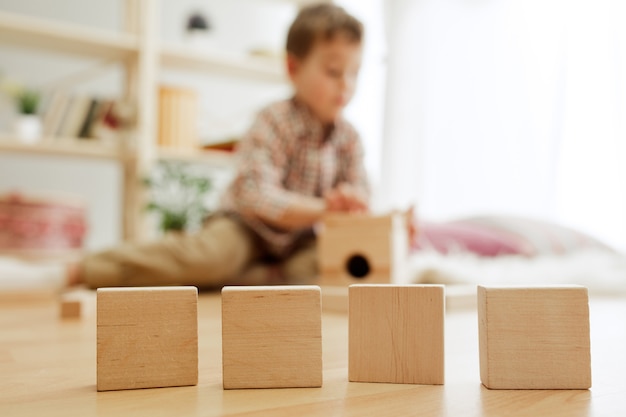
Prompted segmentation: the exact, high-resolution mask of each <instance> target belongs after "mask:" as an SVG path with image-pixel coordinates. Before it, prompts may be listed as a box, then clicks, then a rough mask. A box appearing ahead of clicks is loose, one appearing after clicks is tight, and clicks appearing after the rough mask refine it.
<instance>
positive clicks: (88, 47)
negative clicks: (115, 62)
mask: <svg viewBox="0 0 626 417" xmlns="http://www.w3.org/2000/svg"><path fill="white" fill-rule="evenodd" d="M0 43H2V44H5V45H11V46H18V47H28V48H32V49H37V50H41V51H54V52H60V53H65V54H70V55H79V56H86V57H92V58H99V59H111V58H124V57H126V56H129V55H131V54H134V53H137V51H138V40H137V37H136V36H133V35H131V34H127V33H115V32H111V31H106V30H99V29H92V28H89V27H83V26H80V25H76V24H69V23H61V22H55V21H53V20H50V19H41V18H36V17H30V16H24V15H21V14H17V13H10V12H4V11H0Z"/></svg>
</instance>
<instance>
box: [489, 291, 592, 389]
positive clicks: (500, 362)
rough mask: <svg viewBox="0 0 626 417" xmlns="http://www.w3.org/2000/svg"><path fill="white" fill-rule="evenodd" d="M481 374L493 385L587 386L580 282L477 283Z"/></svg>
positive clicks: (585, 313)
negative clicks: (543, 284) (540, 284)
mask: <svg viewBox="0 0 626 417" xmlns="http://www.w3.org/2000/svg"><path fill="white" fill-rule="evenodd" d="M477 298H478V319H479V321H478V324H479V348H480V379H481V381H482V383H483V385H485V386H486V387H487V388H491V389H587V388H590V387H591V354H590V341H589V302H588V295H587V289H586V288H585V287H581V286H552V287H483V286H479V287H478V297H477Z"/></svg>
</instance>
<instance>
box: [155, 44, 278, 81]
mask: <svg viewBox="0 0 626 417" xmlns="http://www.w3.org/2000/svg"><path fill="white" fill-rule="evenodd" d="M161 65H162V66H163V67H164V68H167V69H178V70H190V71H199V72H211V73H221V74H224V75H232V76H238V77H246V78H250V79H254V80H259V81H266V82H267V81H269V82H275V83H284V82H285V80H286V78H285V74H284V70H283V68H282V66H281V61H280V60H279V59H276V58H269V57H268V58H265V57H253V56H251V57H245V56H241V57H237V56H232V55H227V54H220V53H217V52H214V53H207V52H203V51H200V50H199V49H198V48H193V47H188V46H184V45H183V46H180V45H173V44H165V45H164V46H163V48H162V50H161Z"/></svg>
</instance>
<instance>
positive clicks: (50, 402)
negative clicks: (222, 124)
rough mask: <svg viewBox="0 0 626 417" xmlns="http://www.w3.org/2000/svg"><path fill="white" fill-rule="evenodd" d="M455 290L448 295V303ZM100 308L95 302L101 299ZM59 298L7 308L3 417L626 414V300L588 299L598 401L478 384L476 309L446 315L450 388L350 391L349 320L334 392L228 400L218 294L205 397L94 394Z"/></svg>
mask: <svg viewBox="0 0 626 417" xmlns="http://www.w3.org/2000/svg"><path fill="white" fill-rule="evenodd" d="M447 292H448V288H446V293H447ZM94 298H95V291H94ZM57 308H58V302H57V300H56V298H55V297H54V296H50V297H49V298H48V299H40V300H38V301H35V300H30V301H27V302H5V301H3V300H0V375H1V376H2V378H0V416H3V417H4V416H11V417H32V416H46V417H67V416H81V417H92V416H94V417H96V416H99V417H102V416H109V415H111V416H120V417H124V416H138V415H141V416H144V415H145V416H150V417H171V416H193V417H196V416H198V417H200V416H201V417H220V416H231V417H232V416H239V417H243V416H246V417H251V416H259V417H261V416H263V417H265V416H271V417H294V416H296V417H305V416H307V417H308V416H329V417H330V416H358V417H370V416H371V417H380V416H415V415H419V416H423V417H440V416H452V417H456V416H460V417H465V416H476V417H478V416H485V417H498V416H512V417H513V416H514V417H537V416H550V417H592V416H593V417H598V416H623V415H626V402H624V396H626V384H624V375H626V361H625V360H624V352H626V331H624V327H623V326H622V325H621V323H622V320H623V318H624V317H626V298H624V297H623V296H602V297H594V296H591V297H590V312H591V314H590V320H591V328H592V337H593V379H594V381H593V383H594V384H593V389H592V390H489V389H487V388H485V387H484V386H483V385H482V384H480V377H479V366H478V331H477V329H476V327H477V323H476V321H477V320H476V310H468V309H458V310H455V311H452V312H448V313H447V314H446V326H445V327H446V328H445V331H446V352H445V354H446V381H445V382H446V383H445V385H407V384H364V383H355V382H349V381H348V378H347V375H348V337H347V334H348V315H347V314H338V313H335V312H323V313H322V322H323V328H322V333H323V338H322V344H323V356H324V385H323V386H322V387H321V388H311V389H270V390H226V391H224V390H223V389H222V363H221V360H220V358H221V355H222V343H221V322H222V319H221V301H220V296H219V293H214V292H211V293H205V294H200V295H199V297H198V324H199V329H200V334H201V339H200V344H199V353H200V355H199V358H198V359H199V371H200V374H199V381H198V385H197V386H190V387H181V388H166V389H159V390H152V389H148V390H141V389H140V390H130V391H109V392H106V393H100V392H96V388H95V383H94V381H95V379H96V367H95V366H94V363H95V361H96V349H94V346H95V341H96V317H95V315H94V316H90V317H86V318H84V319H82V320H81V322H79V323H77V322H75V321H72V320H59V319H58V311H57Z"/></svg>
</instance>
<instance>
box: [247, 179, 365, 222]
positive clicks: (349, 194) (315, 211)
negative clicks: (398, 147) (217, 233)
mask: <svg viewBox="0 0 626 417" xmlns="http://www.w3.org/2000/svg"><path fill="white" fill-rule="evenodd" d="M367 208H368V206H367V201H366V200H365V198H364V196H361V195H360V194H359V193H358V191H357V190H356V189H354V188H353V187H352V186H350V185H349V184H345V183H344V184H340V185H339V186H338V187H337V188H334V189H333V190H331V191H330V192H328V193H327V194H326V195H325V196H324V198H317V197H307V196H302V195H297V194H295V195H294V196H293V197H292V200H291V201H290V202H289V203H288V204H287V206H286V207H285V210H284V211H283V213H282V214H281V215H280V216H279V217H264V216H263V213H262V212H261V213H259V214H258V215H257V217H259V218H260V219H261V220H263V221H265V222H266V223H269V224H271V225H273V226H277V227H280V228H283V229H302V228H306V227H310V226H312V225H313V224H315V223H317V222H318V221H319V220H320V219H321V217H322V216H323V215H324V213H327V212H332V211H343V212H364V211H367Z"/></svg>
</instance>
